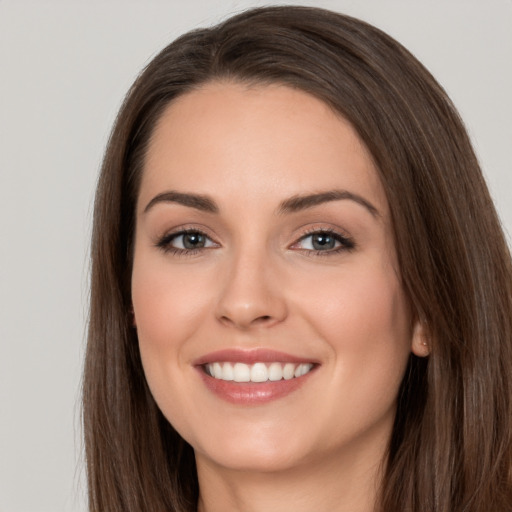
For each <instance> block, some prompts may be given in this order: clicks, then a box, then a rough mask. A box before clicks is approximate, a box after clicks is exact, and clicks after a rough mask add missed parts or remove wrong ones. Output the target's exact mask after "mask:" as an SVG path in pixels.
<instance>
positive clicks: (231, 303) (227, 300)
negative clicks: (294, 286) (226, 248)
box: [216, 253, 288, 330]
mask: <svg viewBox="0 0 512 512" xmlns="http://www.w3.org/2000/svg"><path fill="white" fill-rule="evenodd" d="M276 274H277V272H276V270H275V269H274V268H273V267H272V265H271V264H270V262H269V260H268V258H264V257H262V256H261V255H257V254H255V253H252V254H245V255H240V256H239V257H238V258H237V259H236V261H233V262H231V264H230V266H229V268H228V269H227V272H226V275H225V277H224V279H223V283H222V285H221V289H220V293H219V299H218V302H217V307H216V317H217V319H218V320H219V321H220V322H221V323H223V324H224V325H227V326H232V327H236V328H238V329H241V330H248V329H251V328H255V327H271V326H273V325H276V324H279V323H280V322H282V321H283V320H284V319H285V318H286V317H287V315H288V309H287V304H286V300H285V294H284V291H285V290H284V289H283V287H282V286H281V283H280V279H279V277H278V276H277V275H276Z"/></svg>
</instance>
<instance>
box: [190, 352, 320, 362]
mask: <svg viewBox="0 0 512 512" xmlns="http://www.w3.org/2000/svg"><path fill="white" fill-rule="evenodd" d="M221 361H222V362H232V363H245V364H254V363H274V362H278V363H318V361H316V360H314V359H312V358H308V357H301V356H296V355H292V354H287V353H286V352H280V351H277V350H272V349H265V348H257V349H237V348H228V349H223V350H217V351H215V352H210V353H209V354H205V355H204V356H201V357H199V358H198V359H196V360H195V361H194V363H193V364H194V365H195V366H201V365H204V364H208V363H215V362H221Z"/></svg>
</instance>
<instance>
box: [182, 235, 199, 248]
mask: <svg viewBox="0 0 512 512" xmlns="http://www.w3.org/2000/svg"><path fill="white" fill-rule="evenodd" d="M183 247H185V249H197V248H198V247H204V236H203V235H201V234H200V233H186V234H185V235H183Z"/></svg>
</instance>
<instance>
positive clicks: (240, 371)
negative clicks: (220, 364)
mask: <svg viewBox="0 0 512 512" xmlns="http://www.w3.org/2000/svg"><path fill="white" fill-rule="evenodd" d="M233 380H234V381H235V382H250V380H251V369H250V367H249V365H247V364H244V363H235V366H233Z"/></svg>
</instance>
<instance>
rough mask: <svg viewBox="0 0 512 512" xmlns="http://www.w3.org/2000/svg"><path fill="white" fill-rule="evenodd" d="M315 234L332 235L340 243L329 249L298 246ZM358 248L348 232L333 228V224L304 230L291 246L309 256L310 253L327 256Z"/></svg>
mask: <svg viewBox="0 0 512 512" xmlns="http://www.w3.org/2000/svg"><path fill="white" fill-rule="evenodd" d="M315 234H327V235H330V236H332V237H333V238H334V239H335V240H336V241H337V242H338V243H339V245H338V246H337V247H335V248H332V249H327V250H317V249H303V248H300V247H297V245H298V244H299V243H300V242H301V241H303V240H304V239H306V238H308V237H311V236H313V235H315ZM355 248H356V243H355V241H354V239H353V238H352V237H351V236H350V235H348V234H347V233H345V232H343V231H342V230H338V229H335V228H333V227H332V226H329V227H326V226H318V227H316V226H315V227H311V228H309V229H307V230H306V231H304V232H303V233H302V234H301V235H300V237H299V238H297V240H296V241H295V242H293V244H292V245H291V246H290V249H293V250H297V251H302V252H304V253H305V254H307V255H308V256H310V255H312V254H313V255H321V256H327V255H332V254H337V253H339V252H343V251H352V250H354V249H355Z"/></svg>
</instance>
